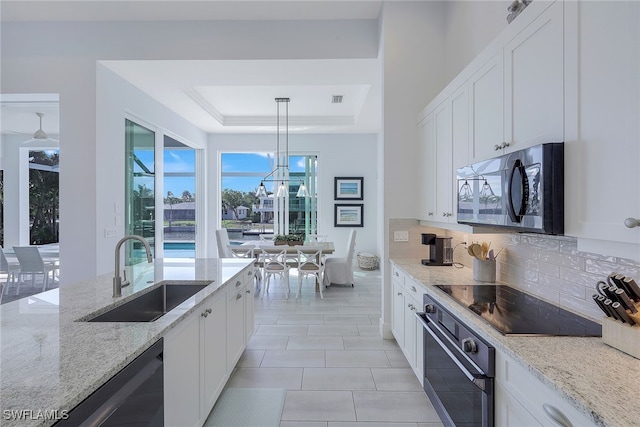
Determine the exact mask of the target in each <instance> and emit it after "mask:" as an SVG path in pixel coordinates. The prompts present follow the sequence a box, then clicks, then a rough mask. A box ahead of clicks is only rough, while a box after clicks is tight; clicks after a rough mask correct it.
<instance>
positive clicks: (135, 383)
mask: <svg viewBox="0 0 640 427" xmlns="http://www.w3.org/2000/svg"><path fill="white" fill-rule="evenodd" d="M162 356H163V339H162V338H160V340H158V341H156V342H155V343H154V344H153V345H152V346H151V347H149V348H148V349H147V350H145V351H144V352H143V353H142V354H141V355H140V356H138V357H137V358H136V359H135V360H133V362H131V363H129V364H128V365H127V366H125V367H124V368H123V369H122V370H121V371H120V372H118V373H117V374H116V375H114V376H113V377H112V378H111V379H110V380H109V381H107V382H106V383H105V384H104V385H102V386H101V387H100V388H99V389H98V390H96V391H95V392H94V393H93V394H91V395H90V396H89V397H87V398H86V399H85V400H83V401H82V402H80V404H78V406H76V407H75V408H74V409H72V410H71V411H70V412H69V417H68V418H67V419H63V420H60V421H58V422H57V423H56V424H55V426H56V427H67V426H69V427H71V426H73V427H78V426H80V427H97V426H100V427H116V426H120V427H122V426H139V427H142V426H145V427H162V426H163V425H164V384H163V381H164V375H163V363H162Z"/></svg>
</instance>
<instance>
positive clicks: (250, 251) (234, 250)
mask: <svg viewBox="0 0 640 427" xmlns="http://www.w3.org/2000/svg"><path fill="white" fill-rule="evenodd" d="M255 248H256V247H255V245H228V249H229V252H231V255H232V256H233V257H234V258H243V259H251V258H253V259H254V261H255V262H254V265H255V266H256V267H257V266H258V260H257V259H256V255H255ZM261 269H262V268H261V267H260V268H256V272H255V274H254V277H255V279H256V287H257V289H258V290H260V282H261V281H262V273H261Z"/></svg>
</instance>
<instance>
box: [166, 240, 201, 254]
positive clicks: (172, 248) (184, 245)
mask: <svg viewBox="0 0 640 427" xmlns="http://www.w3.org/2000/svg"><path fill="white" fill-rule="evenodd" d="M163 249H164V257H165V258H195V257H196V242H164V244H163Z"/></svg>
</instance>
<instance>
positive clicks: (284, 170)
mask: <svg viewBox="0 0 640 427" xmlns="http://www.w3.org/2000/svg"><path fill="white" fill-rule="evenodd" d="M289 101H290V100H289V98H276V167H275V169H274V170H272V171H271V172H270V173H269V174H268V175H267V176H265V177H264V178H263V179H262V181H261V182H260V185H259V186H258V190H257V191H256V197H266V196H267V189H266V187H265V185H264V183H265V181H267V182H268V181H273V182H278V181H279V182H280V185H279V186H278V190H277V192H276V197H286V196H287V194H288V193H289V189H288V188H287V184H285V182H287V183H288V182H289V181H293V180H290V179H289ZM283 102H284V103H285V125H284V129H285V138H284V145H285V151H284V161H283V159H282V158H281V157H280V104H281V103H283ZM281 161H282V163H281ZM296 181H300V187H299V188H298V192H297V193H296V197H309V191H308V190H307V186H306V185H305V184H304V181H303V180H302V179H297V180H296Z"/></svg>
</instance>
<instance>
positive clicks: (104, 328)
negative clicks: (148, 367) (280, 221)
mask: <svg viewBox="0 0 640 427" xmlns="http://www.w3.org/2000/svg"><path fill="white" fill-rule="evenodd" d="M252 268H253V263H252V262H251V261H245V260H242V259H195V260H194V259H166V260H163V259H156V260H155V261H154V262H153V263H151V264H147V263H143V264H138V265H135V266H133V267H127V269H128V271H127V277H129V278H132V279H131V282H132V284H131V285H129V286H127V287H125V288H123V290H122V297H120V298H113V297H112V292H113V289H112V278H113V274H105V275H101V276H98V277H96V278H94V279H91V280H86V281H82V282H79V283H76V284H73V285H68V286H62V287H61V288H60V289H53V290H49V291H46V292H43V293H40V294H36V295H33V296H29V297H26V298H23V299H20V300H17V301H13V302H10V303H8V304H5V305H2V306H0V328H1V329H0V332H1V336H0V363H1V364H0V406H1V409H2V413H1V414H0V417H2V418H1V421H0V425H2V426H36V425H37V426H47V425H52V424H53V423H54V422H55V421H56V418H62V417H64V416H66V414H67V413H68V411H70V410H71V409H72V408H74V407H75V406H76V405H77V404H78V403H80V402H81V401H82V400H84V399H85V398H86V397H88V396H89V395H90V394H91V393H93V392H94V391H95V390H96V389H97V388H99V387H100V386H101V385H102V384H104V383H105V382H106V381H107V380H109V379H110V378H111V377H113V376H114V375H115V374H116V373H117V372H119V371H120V370H121V369H122V368H123V367H125V366H126V365H127V364H129V363H130V362H131V361H132V360H133V359H135V358H136V357H137V356H138V355H140V354H141V353H143V352H144V350H146V349H147V348H148V347H149V346H151V345H152V344H153V343H155V342H156V341H157V340H158V339H160V338H161V337H165V336H166V335H167V334H168V333H170V332H171V331H172V330H173V329H174V328H175V327H176V326H179V325H180V324H181V323H182V320H184V319H186V318H189V317H192V316H190V315H192V314H193V313H195V312H196V311H197V310H198V309H199V308H200V307H202V306H203V304H206V303H207V302H208V301H210V300H211V298H214V297H215V296H216V295H218V294H220V293H221V292H224V291H225V290H226V286H227V284H228V283H231V282H234V283H235V282H236V281H237V280H235V279H236V278H239V277H242V278H243V280H244V276H247V274H245V272H246V271H247V270H249V269H252ZM251 273H252V271H251ZM241 275H242V276H241ZM193 281H196V282H198V283H203V282H205V283H207V282H209V283H210V285H208V286H206V287H205V288H204V289H202V290H201V291H199V292H198V293H196V294H195V295H194V296H192V297H190V298H188V299H187V300H186V301H184V302H183V303H181V304H180V305H178V306H177V307H176V308H174V309H173V310H171V311H169V312H168V313H166V314H164V315H163V316H162V317H160V318H159V319H157V320H155V321H153V322H144V323H113V322H106V323H90V322H86V321H84V320H86V319H87V318H88V317H90V316H91V315H95V314H98V313H100V312H104V311H107V310H108V309H109V308H111V307H113V306H114V305H118V304H119V303H123V302H125V301H127V300H130V299H132V298H133V296H134V294H136V295H137V294H138V293H140V292H145V291H147V290H150V289H152V288H155V287H157V286H159V285H160V284H161V283H189V282H193Z"/></svg>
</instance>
